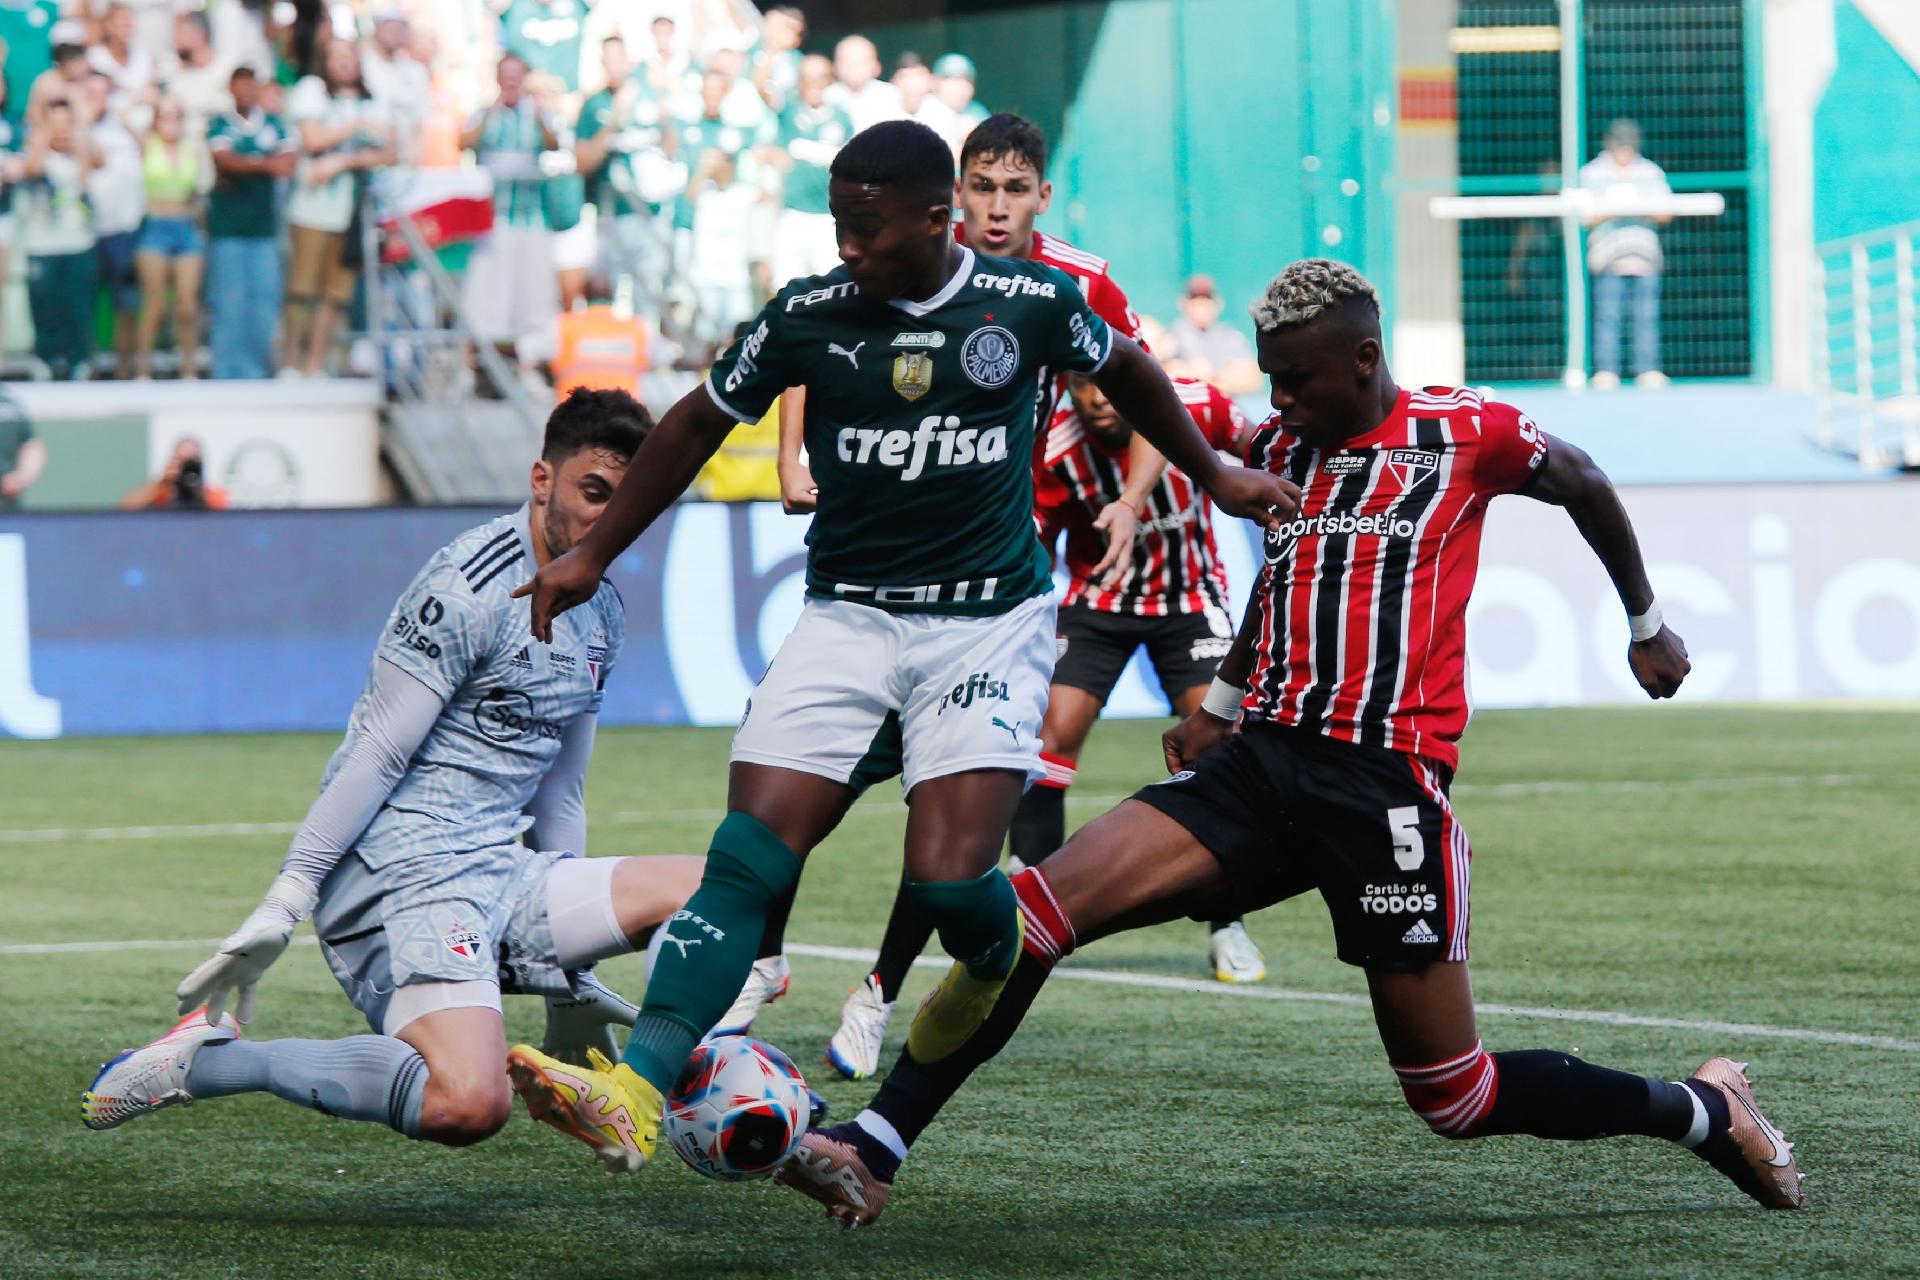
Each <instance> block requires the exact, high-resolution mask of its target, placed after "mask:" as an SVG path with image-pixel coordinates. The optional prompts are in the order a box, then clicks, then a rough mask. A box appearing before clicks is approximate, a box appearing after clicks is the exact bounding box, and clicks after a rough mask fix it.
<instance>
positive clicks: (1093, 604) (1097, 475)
mask: <svg viewBox="0 0 1920 1280" xmlns="http://www.w3.org/2000/svg"><path fill="white" fill-rule="evenodd" d="M1173 385H1174V390H1176V391H1177V392H1179V394H1180V400H1181V402H1182V403H1183V404H1185V405H1186V406H1187V412H1189V413H1191V414H1192V415H1193V420H1194V422H1195V424H1196V425H1197V426H1199V428H1200V434H1201V435H1202V436H1205V437H1206V440H1207V443H1209V444H1211V445H1212V446H1213V447H1214V448H1215V449H1218V450H1220V451H1221V452H1223V453H1230V454H1233V455H1235V456H1239V455H1240V454H1242V453H1243V451H1244V450H1245V448H1246V445H1247V442H1248V440H1249V438H1250V437H1251V436H1252V434H1253V428H1252V425H1251V424H1250V423H1249V422H1248V421H1247V417H1246V415H1245V414H1243V413H1241V412H1240V410H1239V408H1238V407H1237V406H1236V405H1235V404H1234V403H1233V401H1232V400H1231V399H1229V398H1228V397H1227V395H1226V393H1224V392H1222V391H1220V390H1219V389H1218V388H1216V387H1211V386H1208V385H1207V384H1206V383H1204V382H1199V381H1196V380H1195V379H1192V378H1176V379H1174V384H1173ZM1067 394H1068V400H1067V402H1066V403H1064V404H1063V405H1062V406H1061V407H1060V408H1059V410H1058V411H1056V412H1055V414H1054V417H1053V422H1052V423H1051V424H1050V426H1049V429H1048V431H1047V438H1046V442H1045V445H1044V448H1043V450H1042V453H1041V462H1040V466H1039V468H1038V469H1037V470H1036V472H1035V475H1034V503H1035V509H1034V519H1035V521H1036V522H1037V523H1038V524H1039V526H1040V540H1041V541H1042V542H1044V543H1045V544H1046V545H1047V546H1049V547H1051V546H1053V545H1054V543H1055V542H1056V541H1057V540H1058V538H1059V535H1060V533H1061V532H1062V531H1063V530H1064V532H1065V533H1066V543H1067V550H1066V562H1067V571H1068V577H1069V581H1068V586H1067V599H1066V603H1065V604H1063V605H1062V606H1061V607H1060V616H1059V619H1058V621H1057V622H1056V624H1055V628H1056V631H1057V633H1058V636H1059V651H1058V652H1059V657H1058V660H1057V662H1056V664H1055V666H1054V669H1053V685H1052V688H1051V689H1049V690H1048V694H1047V717H1046V721H1045V723H1044V724H1043V725H1042V726H1041V730H1040V759H1041V762H1042V763H1043V764H1045V765H1046V768H1047V776H1046V777H1044V778H1042V779H1040V780H1039V781H1038V782H1036V783H1034V784H1033V786H1031V787H1029V788H1028V789H1027V793H1026V795H1024V796H1022V797H1021V799H1020V807H1019V808H1018V809H1017V810H1015V811H1014V817H1013V829H1012V831H1011V833H1010V841H1009V843H1010V846H1011V848H1012V852H1013V856H1014V858H1015V859H1017V860H1018V861H1019V862H1021V863H1023V864H1024V863H1032V862H1038V861H1039V860H1040V859H1042V858H1044V857H1046V856H1047V855H1048V854H1050V853H1052V852H1053V851H1054V850H1055V849H1058V848H1059V847H1060V846H1061V844H1062V843H1064V842H1065V840H1066V838H1067V808H1066V797H1067V789H1068V788H1069V787H1071V786H1072V785H1073V778H1074V772H1075V769H1076V767H1077V762H1078V760H1079V758H1080V752H1081V750H1082V749H1083V748H1084V747H1085V745H1086V741H1087V735H1088V733H1090V732H1091V731H1092V729H1093V722H1094V721H1095V720H1097V719H1098V718H1099V716H1100V712H1101V710H1102V708H1104V707H1105V706H1106V702H1107V699H1108V697H1110V696H1111V695H1112V693H1113V687H1114V685H1115V684H1117V683H1118V682H1119V680H1120V676H1121V673H1122V672H1123V671H1125V670H1126V666H1127V663H1128V662H1130V661H1132V659H1133V655H1134V652H1135V650H1137V649H1140V648H1142V647H1144V648H1145V649H1146V651H1147V656H1148V659H1149V660H1150V661H1151V662H1152V663H1153V670H1154V674H1155V675H1156V676H1157V677H1158V678H1159V681H1160V689H1161V692H1163V693H1164V694H1165V695H1166V698H1167V705H1168V707H1169V708H1170V709H1171V710H1172V711H1173V713H1174V714H1175V715H1176V716H1179V717H1180V718H1182V719H1185V718H1186V717H1187V716H1190V715H1192V714H1193V713H1194V712H1195V711H1196V710H1198V709H1199V707H1200V700H1201V698H1203V697H1204V696H1205V695H1206V692H1207V684H1208V682H1209V681H1210V680H1212V679H1213V673H1214V671H1215V670H1216V669H1217V668H1218V667H1219V665H1220V659H1221V658H1223V657H1225V656H1226V652H1227V648H1228V646H1229V645H1231V644H1232V642H1233V624H1232V623H1231V622H1230V621H1229V620H1228V617H1227V575H1226V570H1225V569H1224V568H1223V567H1222V566H1221V564H1220V555H1219V550H1218V548H1216V547H1215V545H1214V541H1213V521H1212V517H1211V504H1210V503H1209V502H1208V501H1207V498H1206V495H1205V494H1204V493H1202V492H1201V491H1200V489H1199V488H1198V486H1196V485H1195V484H1194V483H1193V481H1192V480H1191V479H1189V478H1188V477H1187V476H1186V475H1185V474H1184V473H1182V472H1181V471H1180V470H1179V469H1177V468H1174V467H1168V468H1167V469H1166V470H1165V472H1164V473H1163V474H1162V475H1161V476H1160V478H1159V481H1158V482H1157V483H1156V484H1155V485H1154V486H1153V488H1152V489H1151V490H1149V491H1148V494H1147V510H1146V512H1145V517H1144V519H1143V520H1142V521H1141V523H1140V531H1139V533H1138V534H1137V535H1136V538H1135V543H1134V553H1133V560H1132V563H1131V564H1130V565H1129V566H1128V567H1127V568H1126V569H1125V570H1123V571H1121V572H1119V573H1118V574H1103V573H1102V571H1101V566H1102V564H1103V563H1104V562H1105V560H1106V558H1107V551H1108V548H1107V546H1106V542H1105V539H1104V538H1102V536H1101V534H1100V531H1099V530H1097V529H1096V528H1095V527H1094V521H1095V519H1096V518H1097V517H1098V516H1099V513H1100V512H1102V511H1104V510H1105V509H1106V508H1107V506H1108V504H1110V503H1112V502H1115V501H1117V500H1119V499H1120V496H1121V493H1122V491H1123V489H1124V488H1125V487H1126V484H1127V479H1128V475H1129V471H1130V465H1131V464H1130V460H1129V457H1128V445H1129V443H1130V442H1131V440H1132V439H1133V436H1134V431H1133V427H1132V426H1131V425H1130V424H1129V423H1128V422H1126V420H1124V419H1123V418H1121V417H1120V415H1119V414H1118V413H1117V412H1115V410H1114V408H1113V405H1112V403H1111V402H1110V401H1108V399H1107V398H1106V396H1104V395H1102V394H1101V392H1100V388H1099V387H1097V386H1095V385H1094V384H1093V383H1092V382H1091V381H1090V380H1088V379H1086V378H1079V377H1073V378H1070V379H1069V380H1068V392H1067ZM1208 925H1209V943H1208V948H1207V950H1208V961H1209V963H1210V964H1211V965H1212V967H1213V976H1214V977H1216V978H1218V979H1220V980H1221V981H1222V982H1258V981H1259V980H1260V979H1261V978H1263V977H1265V976H1266V972H1267V966H1266V961H1265V959H1264V958H1263V957H1262V956H1261V954H1260V948H1259V947H1257V946H1256V945H1254V941H1253V939H1252V938H1250V937H1248V936H1247V931H1246V929H1245V927H1244V926H1242V924H1241V922H1240V918H1239V917H1238V916H1237V915H1227V916H1223V917H1221V918H1219V919H1216V920H1211V921H1209V922H1208Z"/></svg>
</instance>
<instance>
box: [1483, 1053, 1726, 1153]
mask: <svg viewBox="0 0 1920 1280" xmlns="http://www.w3.org/2000/svg"><path fill="white" fill-rule="evenodd" d="M1492 1056H1493V1061H1494V1065H1495V1066H1496V1067H1497V1068H1498V1070H1499V1089H1498V1092H1497V1093H1496V1094H1495V1096H1494V1100H1493V1109H1492V1110H1491V1111H1490V1112H1489V1113H1488V1115H1487V1118H1486V1120H1485V1122H1484V1123H1482V1124H1481V1126H1480V1127H1479V1129H1478V1130H1477V1132H1476V1133H1475V1135H1474V1136H1476V1137H1482V1136H1489V1135H1492V1134H1499V1133H1526V1134H1532V1135H1533V1136H1534V1137H1536V1138H1560V1139H1565V1140H1568V1141H1574V1142H1580V1141H1585V1140H1588V1139H1592V1138H1610V1137H1614V1136H1616V1135H1619V1134H1629V1133H1637V1134H1645V1135H1646V1136H1647V1137H1650V1138H1667V1139H1669V1140H1671V1141H1674V1142H1682V1141H1684V1140H1685V1139H1686V1138H1687V1137H1688V1136H1689V1133H1690V1132H1691V1130H1692V1129H1693V1127H1694V1123H1695V1119H1696V1117H1697V1115H1698V1112H1697V1111H1696V1110H1695V1105H1694V1104H1695V1099H1696V1098H1698V1099H1699V1100H1700V1103H1701V1104H1702V1105H1703V1106H1704V1107H1705V1108H1706V1112H1707V1116H1708V1129H1709V1132H1710V1133H1712V1132H1719V1133H1724V1132H1725V1130H1726V1127H1727V1114H1726V1111H1727V1106H1726V1100H1725V1099H1724V1098H1721V1097H1720V1096H1719V1090H1717V1089H1700V1090H1695V1089H1692V1088H1689V1087H1688V1086H1687V1085H1685V1084H1673V1083H1671V1082H1669V1081H1666V1080H1655V1079H1652V1078H1650V1077H1647V1076H1636V1075H1629V1074H1628V1073H1626V1072H1624V1071H1614V1070H1612V1069H1611V1068H1608V1067H1597V1066H1594V1065H1593V1064H1592V1063H1590V1062H1582V1061H1581V1060H1580V1059H1578V1058H1576V1057H1573V1056H1572V1055H1570V1054H1565V1053H1559V1052H1556V1051H1554V1050H1551V1049H1521V1050H1518V1051H1509V1052H1506V1053H1496V1054H1494V1055H1492ZM1709 1095H1710V1097H1709ZM1716 1105H1717V1106H1718V1115H1717V1116H1716V1115H1715V1106H1716Z"/></svg>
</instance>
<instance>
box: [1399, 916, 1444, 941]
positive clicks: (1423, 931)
mask: <svg viewBox="0 0 1920 1280" xmlns="http://www.w3.org/2000/svg"><path fill="white" fill-rule="evenodd" d="M1400 941H1402V942H1438V941H1440V935H1439V934H1437V933H1435V932H1434V931H1433V930H1431V929H1429V928H1427V922H1426V920H1425V919H1420V920H1415V921H1414V922H1413V928H1411V929H1409V930H1407V931H1406V932H1405V933H1403V934H1401V935H1400Z"/></svg>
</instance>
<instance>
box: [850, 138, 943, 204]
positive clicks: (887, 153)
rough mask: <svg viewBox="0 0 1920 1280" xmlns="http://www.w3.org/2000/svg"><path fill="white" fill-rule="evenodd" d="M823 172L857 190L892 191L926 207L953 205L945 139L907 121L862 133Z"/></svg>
mask: <svg viewBox="0 0 1920 1280" xmlns="http://www.w3.org/2000/svg"><path fill="white" fill-rule="evenodd" d="M827 172H828V173H830V174H832V175H833V176H834V177H836V178H838V179H839V180H840V181H842V182H853V183H858V184H859V185H860V186H863V187H893V188H894V189H896V190H898V191H900V192H901V193H903V194H904V195H906V196H907V197H908V198H909V199H912V200H922V199H924V200H926V201H927V202H928V203H930V204H942V203H946V202H948V201H951V200H952V199H953V152H952V151H951V150H949V149H948V147H947V142H946V139H944V138H942V137H941V136H940V135H939V134H937V133H935V132H934V131H933V130H931V129H929V128H927V126H925V125H923V124H920V123H918V122H917V121H913V120H883V121H881V122H880V123H879V124H876V125H873V126H872V127H870V128H866V129H862V130H861V131H860V132H859V133H856V134H854V135H853V140H852V141H851V142H849V143H847V145H846V146H844V147H842V148H840V150H839V153H838V154H836V155H835V156H834V157H833V163H832V165H831V166H829V167H828V170H827Z"/></svg>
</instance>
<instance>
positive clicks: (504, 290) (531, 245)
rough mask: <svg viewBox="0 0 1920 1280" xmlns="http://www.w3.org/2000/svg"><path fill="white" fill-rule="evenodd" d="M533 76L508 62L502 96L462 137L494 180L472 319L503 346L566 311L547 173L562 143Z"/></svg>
mask: <svg viewBox="0 0 1920 1280" xmlns="http://www.w3.org/2000/svg"><path fill="white" fill-rule="evenodd" d="M528 71H529V67H528V65H527V62H526V60H525V59H523V58H521V57H520V56H519V55H518V54H513V53H509V54H507V55H506V56H505V57H503V58H501V59H500V66H499V70H498V72H497V73H496V74H497V77H498V81H499V85H500V91H499V93H498V94H497V95H496V96H495V98H494V100H493V103H492V104H491V105H490V106H488V107H487V108H485V109H484V110H482V111H478V112H476V113H474V116H473V118H472V119H471V120H470V121H468V123H467V127H466V129H465V130H464V131H463V132H462V133H461V135H460V145H461V146H462V147H465V148H467V149H468V150H470V151H472V152H473V153H474V158H475V159H476V160H478V161H479V164H480V167H481V168H482V169H485V170H486V171H487V175H488V176H489V177H490V178H492V179H493V230H492V231H491V232H489V233H488V235H487V238H486V239H485V240H484V241H482V242H481V243H480V246H479V247H478V248H477V249H475V250H474V253H473V257H472V258H471V259H470V260H469V261H468V263H467V278H466V282H465V290H464V295H465V298H466V307H467V320H468V322H469V323H470V324H472V326H473V329H474V332H475V333H477V334H479V336H480V337H481V338H483V339H484V340H486V341H488V342H497V343H502V344H505V343H511V342H512V341H513V340H514V339H515V338H518V337H519V336H520V335H521V334H523V333H525V332H527V331H528V330H529V329H535V328H539V327H540V326H542V325H544V324H546V323H547V322H548V321H549V320H552V319H553V317H554V316H556V315H557V314H559V311H560V285H559V279H558V277H557V276H556V275H555V273H554V267H553V237H552V231H551V229H550V228H549V227H548V225H547V211H546V206H545V203H544V201H543V200H542V199H541V188H542V186H543V184H544V183H545V182H546V178H545V177H544V176H543V174H542V172H541V168H540V153H541V152H543V151H548V150H552V149H553V148H556V147H558V146H559V145H560V139H559V135H558V133H557V132H556V131H555V129H554V127H553V122H552V121H551V120H549V119H548V118H547V114H546V113H545V112H544V111H542V110H541V109H540V107H539V105H538V104H537V103H535V102H534V100H533V95H532V94H530V93H528V92H527V74H528Z"/></svg>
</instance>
